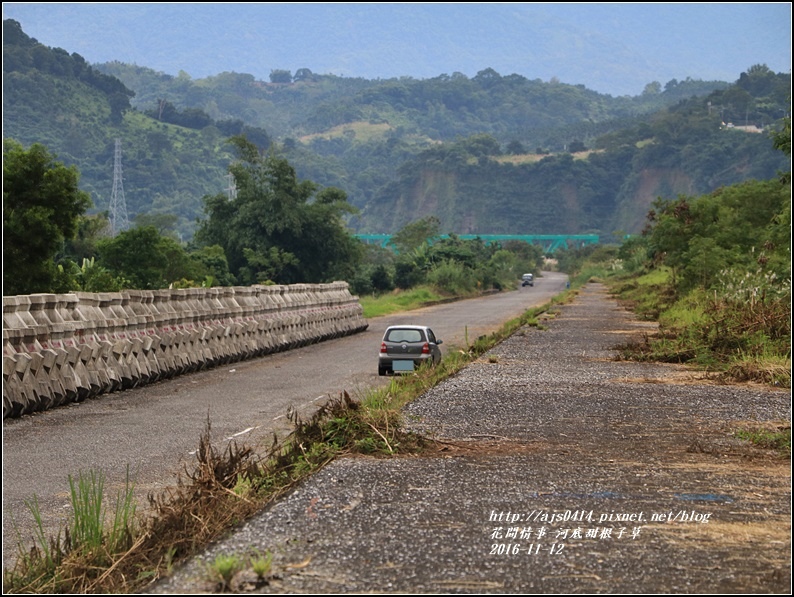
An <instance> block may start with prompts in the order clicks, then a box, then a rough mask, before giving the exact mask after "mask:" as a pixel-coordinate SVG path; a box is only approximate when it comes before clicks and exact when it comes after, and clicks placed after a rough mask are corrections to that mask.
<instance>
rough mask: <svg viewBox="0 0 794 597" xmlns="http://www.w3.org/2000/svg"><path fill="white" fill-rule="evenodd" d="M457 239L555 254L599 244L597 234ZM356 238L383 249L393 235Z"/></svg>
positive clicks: (473, 236) (463, 237)
mask: <svg viewBox="0 0 794 597" xmlns="http://www.w3.org/2000/svg"><path fill="white" fill-rule="evenodd" d="M445 236H446V235H445ZM457 237H458V238H461V239H463V240H473V239H477V238H479V239H481V240H483V241H484V242H486V243H489V244H490V243H504V242H507V241H509V240H520V241H524V242H526V243H531V244H533V245H541V246H542V247H543V251H544V252H545V253H553V252H554V251H556V250H557V249H566V248H568V247H583V246H584V245H595V244H598V235H597V234H458V235H457ZM356 238H359V239H361V240H362V241H363V242H365V243H366V244H368V245H380V246H381V247H387V246H388V245H389V243H390V242H391V234H356ZM442 238H444V236H442Z"/></svg>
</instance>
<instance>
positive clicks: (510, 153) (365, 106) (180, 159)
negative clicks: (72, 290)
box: [3, 20, 790, 238]
mask: <svg viewBox="0 0 794 597" xmlns="http://www.w3.org/2000/svg"><path fill="white" fill-rule="evenodd" d="M3 53H4V65H3V66H4V94H3V126H4V134H5V136H6V137H10V138H13V139H15V140H17V141H19V142H20V143H22V144H23V145H30V144H32V143H34V142H38V143H43V144H44V145H46V146H47V147H48V148H49V149H51V150H52V151H53V152H54V153H55V154H57V155H58V158H59V159H60V160H62V161H63V162H65V163H66V164H74V165H76V166H77V167H78V168H79V170H80V172H81V176H82V179H81V187H82V188H83V189H84V190H87V191H89V192H90V193H91V196H92V199H93V201H94V205H95V210H97V211H102V210H105V209H107V208H108V205H109V200H110V194H111V189H112V183H113V148H114V143H115V140H116V139H117V138H118V139H121V141H122V149H123V169H124V190H125V197H126V201H127V207H128V210H129V212H130V215H131V217H134V216H135V215H138V214H151V215H158V214H170V215H175V216H177V217H178V223H177V231H178V232H179V234H180V235H181V236H182V238H189V237H190V236H192V234H193V232H194V231H195V225H196V220H197V219H198V218H200V217H202V216H203V197H205V196H206V195H212V196H214V195H217V194H222V193H224V192H225V189H226V188H227V185H228V182H227V178H226V175H227V172H228V167H229V165H230V163H231V162H232V161H233V157H232V154H231V152H230V150H231V148H230V147H229V146H228V144H227V143H226V140H227V139H228V138H229V137H231V136H232V135H237V134H244V135H245V136H246V137H247V138H248V139H249V140H251V141H252V142H254V143H255V144H256V145H258V146H259V147H260V148H266V147H268V146H269V145H270V144H271V142H272V141H271V140H276V142H277V143H276V148H277V151H279V152H280V154H281V155H283V156H284V157H286V158H287V159H288V160H289V162H290V163H291V164H292V165H293V166H294V167H295V169H296V171H297V173H298V175H299V176H300V177H301V178H304V179H309V180H312V181H314V182H316V183H318V184H319V185H321V186H326V187H328V186H335V187H339V188H341V189H343V190H344V191H345V192H346V193H347V195H348V198H349V201H350V203H352V204H353V205H354V206H356V207H357V208H358V209H359V212H360V213H359V214H358V215H354V216H351V217H350V218H349V220H348V223H349V225H350V226H351V227H353V228H354V229H355V230H356V231H359V232H373V233H374V232H378V233H390V232H395V231H397V230H398V229H399V228H401V227H402V226H404V225H405V224H406V223H408V222H411V221H414V220H416V219H419V218H421V217H424V216H427V215H435V216H437V217H438V218H439V220H440V223H441V229H442V230H443V231H444V232H457V233H471V232H477V233H483V234H485V233H494V234H495V233H526V234H529V233H546V234H554V233H584V232H595V233H599V234H608V233H610V232H612V231H614V230H617V229H620V230H624V231H626V232H637V231H638V230H639V228H640V227H641V226H642V222H643V220H644V217H645V214H646V213H647V210H648V207H649V206H650V204H651V202H652V201H653V200H654V199H655V198H656V197H657V196H662V197H667V198H671V197H675V196H676V195H677V194H678V193H705V192H710V191H712V190H714V189H716V188H718V187H720V186H723V185H727V184H732V183H735V182H740V181H742V180H746V179H749V178H759V179H766V178H769V177H771V176H774V175H775V172H776V171H777V170H780V169H787V168H788V163H787V161H786V158H785V157H784V156H781V155H780V154H779V152H778V153H776V152H774V150H773V149H772V148H771V145H770V143H769V139H768V136H767V134H765V133H762V134H757V133H749V132H746V131H745V130H742V129H741V128H740V127H738V126H735V127H730V128H729V127H728V126H727V123H729V122H730V123H733V124H735V125H745V124H752V125H760V126H767V127H768V126H769V125H770V124H772V123H773V122H774V121H775V120H776V119H778V118H780V116H781V115H782V114H784V113H785V111H786V110H788V93H789V91H788V90H789V88H790V77H789V76H788V75H783V74H775V73H772V72H771V71H769V69H766V68H765V67H763V66H754V67H751V68H750V69H748V71H747V72H745V73H741V76H740V77H739V79H738V80H737V82H736V83H735V84H733V85H730V84H728V83H725V82H719V81H710V82H709V81H697V80H692V79H686V80H684V81H676V80H672V81H669V82H667V83H666V84H664V85H662V84H660V83H658V82H651V83H649V84H648V86H647V87H646V89H645V91H644V93H643V94H641V95H640V96H636V97H628V96H624V97H611V96H609V95H603V94H598V93H596V92H593V91H591V90H588V89H586V88H585V87H584V86H581V85H569V84H565V83H561V82H559V81H550V82H543V81H540V80H529V79H526V78H525V77H522V76H519V75H507V76H503V75H501V74H499V73H497V72H496V71H494V70H493V69H485V70H483V71H481V72H480V73H478V74H477V75H476V76H475V77H472V78H468V77H466V76H464V75H461V74H459V73H453V74H451V75H447V74H444V75H439V76H438V77H435V78H432V79H427V80H417V79H412V78H408V77H404V78H399V79H388V80H365V79H352V78H344V77H337V76H334V75H319V74H316V73H312V72H311V71H309V70H308V69H301V70H299V71H297V72H295V73H291V72H289V71H273V73H272V74H271V80H270V81H258V80H256V79H255V78H254V77H253V76H251V75H247V74H239V73H221V74H218V75H216V76H213V77H208V78H206V79H196V80H194V79H191V78H190V77H189V76H188V75H187V74H185V73H181V74H180V75H179V76H177V77H172V76H169V75H165V74H162V73H157V72H155V71H152V70H151V69H147V68H145V67H140V66H131V65H125V64H122V63H117V62H115V63H108V64H104V65H98V66H88V65H87V64H86V63H85V61H84V60H83V59H82V58H81V57H80V56H79V55H77V54H71V55H70V54H68V53H67V52H66V51H64V50H60V49H50V48H46V47H45V46H42V45H41V44H39V43H38V42H36V40H33V39H31V38H29V37H28V36H26V35H25V34H24V32H22V30H21V28H20V27H19V24H18V23H16V22H14V21H8V20H7V21H5V22H4V39H3ZM723 122H724V123H726V125H725V126H723Z"/></svg>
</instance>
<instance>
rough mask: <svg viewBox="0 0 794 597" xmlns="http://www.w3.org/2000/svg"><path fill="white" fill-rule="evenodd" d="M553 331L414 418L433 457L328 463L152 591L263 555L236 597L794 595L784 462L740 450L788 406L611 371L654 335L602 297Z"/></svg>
mask: <svg viewBox="0 0 794 597" xmlns="http://www.w3.org/2000/svg"><path fill="white" fill-rule="evenodd" d="M544 327H545V328H546V329H536V328H524V329H522V330H520V331H519V332H518V333H516V334H515V335H513V336H512V337H511V338H509V339H508V340H506V341H505V342H503V343H502V344H500V345H499V346H498V347H496V348H495V349H494V350H493V351H491V352H490V353H489V354H488V355H486V356H485V357H484V358H482V359H481V360H480V361H479V362H477V363H474V364H472V365H471V366H469V367H467V368H466V369H465V370H463V371H462V372H460V373H459V374H458V375H456V376H455V377H453V378H451V379H449V380H447V381H446V382H444V383H442V384H440V385H439V386H437V387H436V388H434V389H432V390H431V391H430V392H428V393H427V394H425V395H424V396H422V397H421V398H420V399H418V400H417V401H415V402H414V403H412V404H411V405H409V407H408V408H407V409H406V413H405V414H406V420H407V425H408V427H409V428H411V429H413V430H415V431H419V432H421V433H424V434H426V435H428V436H430V437H432V438H435V439H436V440H437V441H436V448H435V449H434V450H432V451H430V452H429V453H427V454H425V455H423V456H420V457H400V458H390V459H385V458H383V459H377V458H362V457H357V458H343V459H339V460H337V461H336V462H334V463H332V464H331V465H329V466H327V467H326V468H324V469H323V470H322V471H320V472H319V473H318V474H316V475H314V476H313V477H312V478H310V479H309V480H307V481H306V482H305V483H304V484H303V485H301V486H300V487H299V488H297V489H296V490H295V491H294V492H292V493H291V494H289V495H288V496H286V497H285V498H284V499H282V500H281V501H280V502H278V503H277V504H275V505H273V506H272V507H270V508H269V509H267V510H266V511H264V512H263V513H262V514H260V515H259V516H257V517H256V518H255V519H253V520H251V521H249V522H248V523H246V524H245V525H243V526H242V527H241V528H240V529H239V530H238V531H237V532H235V533H233V534H232V535H230V536H229V537H228V538H227V539H226V540H224V541H222V542H219V543H217V544H216V545H214V546H213V547H211V548H210V549H209V550H207V551H206V552H205V553H204V554H202V555H201V556H199V557H196V558H195V559H193V560H192V561H191V562H189V563H188V564H187V565H186V566H184V567H183V568H182V569H181V570H179V571H177V572H176V573H175V574H174V575H173V576H172V577H171V578H170V579H167V580H165V581H163V582H161V583H160V584H159V585H158V586H157V587H156V589H155V591H154V592H157V593H183V592H187V593H194V592H206V591H208V590H212V585H211V584H210V583H209V581H208V575H207V565H208V563H209V562H212V561H213V560H214V559H215V557H216V556H217V555H218V554H226V555H229V554H239V555H245V554H248V553H251V552H252V551H254V550H259V551H260V552H265V551H266V550H269V551H271V552H272V553H273V555H274V559H273V567H274V572H275V573H276V575H277V576H276V578H275V579H274V580H272V581H271V582H270V584H268V585H265V586H257V585H256V583H253V582H251V579H250V578H249V577H246V575H245V574H242V575H240V577H239V578H238V579H236V583H237V587H236V588H237V589H238V590H239V591H251V592H266V593H268V592H269V593H346V592H408V593H519V592H520V593H527V592H542V593H566V592H575V593H596V592H597V593H720V592H724V593H785V594H788V593H789V592H790V583H791V474H790V459H782V458H780V457H777V456H775V455H773V454H770V453H769V452H767V451H764V450H760V449H756V448H752V447H750V446H748V445H747V444H746V443H744V442H741V441H739V440H737V439H735V438H734V437H733V435H732V431H733V430H735V429H736V428H737V427H739V426H741V425H745V424H755V425H762V424H767V425H768V424H775V423H776V422H778V421H790V403H791V401H790V393H789V392H786V391H775V390H770V389H767V388H762V387H751V386H733V385H720V384H717V383H714V382H712V381H710V380H708V379H703V377H702V376H698V375H695V374H693V373H691V372H689V371H687V370H686V369H684V368H681V367H677V366H668V365H653V364H638V363H628V362H619V361H616V360H614V350H613V347H614V346H615V345H617V344H619V343H622V342H625V341H626V340H627V339H628V337H629V336H631V335H632V334H637V333H639V332H641V331H643V330H646V329H647V324H645V323H642V322H637V321H635V320H634V319H633V317H632V315H631V314H629V313H627V312H626V311H624V310H623V309H621V308H620V307H619V306H618V305H617V303H616V302H615V301H614V300H613V299H612V298H610V297H609V296H608V295H607V294H606V291H605V289H604V288H603V287H602V286H600V285H596V284H591V285H588V286H587V287H586V288H585V289H584V290H583V292H582V293H581V294H580V296H579V297H578V298H577V300H576V301H575V302H574V303H572V304H571V305H567V306H564V307H562V308H561V309H560V312H559V313H558V315H557V317H555V318H554V319H550V320H548V321H546V322H545V323H544Z"/></svg>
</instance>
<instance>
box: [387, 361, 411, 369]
mask: <svg viewBox="0 0 794 597" xmlns="http://www.w3.org/2000/svg"><path fill="white" fill-rule="evenodd" d="M391 368H392V371H413V370H414V362H413V361H393V362H392V364H391Z"/></svg>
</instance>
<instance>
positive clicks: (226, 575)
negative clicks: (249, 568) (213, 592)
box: [207, 554, 243, 591]
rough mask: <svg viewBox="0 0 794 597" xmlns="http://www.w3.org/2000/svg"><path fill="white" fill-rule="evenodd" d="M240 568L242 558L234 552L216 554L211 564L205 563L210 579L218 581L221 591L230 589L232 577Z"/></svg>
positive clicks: (241, 566)
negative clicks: (230, 553)
mask: <svg viewBox="0 0 794 597" xmlns="http://www.w3.org/2000/svg"><path fill="white" fill-rule="evenodd" d="M242 569H243V560H242V559H241V558H240V557H239V556H237V555H234V554H232V555H228V556H227V555H224V554H218V555H217V556H216V557H215V560H214V561H213V562H212V564H207V573H208V574H209V576H210V579H211V580H212V581H214V582H217V583H218V588H219V589H220V590H221V591H226V590H231V588H232V585H231V583H232V578H233V577H234V575H235V574H237V573H238V572H239V571H240V570H242Z"/></svg>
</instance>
